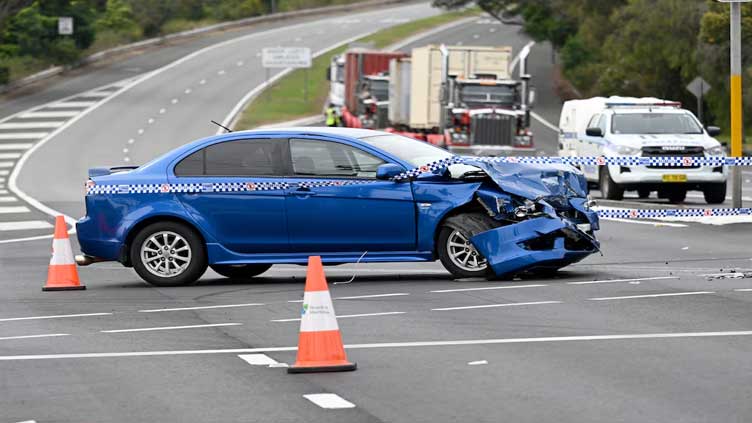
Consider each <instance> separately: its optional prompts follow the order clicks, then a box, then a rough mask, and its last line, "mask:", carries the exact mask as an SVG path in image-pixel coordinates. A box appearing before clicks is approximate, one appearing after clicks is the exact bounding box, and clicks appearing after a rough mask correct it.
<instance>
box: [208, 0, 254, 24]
mask: <svg viewBox="0 0 752 423" xmlns="http://www.w3.org/2000/svg"><path fill="white" fill-rule="evenodd" d="M206 11H207V13H208V14H209V16H211V17H212V18H214V19H217V20H220V21H225V20H234V19H242V18H247V17H250V16H256V15H260V14H262V13H264V12H265V11H266V7H265V6H264V2H263V1H262V0H220V1H215V2H213V4H211V5H209V6H206Z"/></svg>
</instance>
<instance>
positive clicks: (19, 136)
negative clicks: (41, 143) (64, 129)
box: [0, 132, 47, 140]
mask: <svg viewBox="0 0 752 423" xmlns="http://www.w3.org/2000/svg"><path fill="white" fill-rule="evenodd" d="M46 136H47V132H8V133H5V134H0V140H37V139H42V138H44V137H46Z"/></svg>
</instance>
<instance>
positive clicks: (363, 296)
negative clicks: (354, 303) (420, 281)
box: [334, 292, 410, 300]
mask: <svg viewBox="0 0 752 423" xmlns="http://www.w3.org/2000/svg"><path fill="white" fill-rule="evenodd" d="M404 295H410V294H408V293H407V292H396V293H394V294H375V295H356V296H352V297H334V299H335V300H359V299H361V298H381V297H401V296H404Z"/></svg>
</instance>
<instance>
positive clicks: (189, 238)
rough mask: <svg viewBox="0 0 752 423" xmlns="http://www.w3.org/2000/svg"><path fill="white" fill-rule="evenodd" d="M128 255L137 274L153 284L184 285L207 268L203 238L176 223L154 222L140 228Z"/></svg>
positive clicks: (198, 276) (196, 277)
mask: <svg viewBox="0 0 752 423" xmlns="http://www.w3.org/2000/svg"><path fill="white" fill-rule="evenodd" d="M130 255H131V263H133V268H134V269H135V270H136V273H138V275H139V276H140V277H141V279H143V280H145V281H146V282H148V283H150V284H152V285H157V286H178V285H187V284H190V283H194V282H196V281H197V280H198V278H200V277H201V275H203V274H204V272H205V271H206V247H205V246H204V241H203V240H202V239H201V238H200V237H199V236H198V234H196V232H194V231H193V230H192V229H191V228H189V227H187V226H186V225H183V224H180V223H177V222H157V223H152V224H151V225H149V226H147V227H145V228H143V229H142V230H141V231H139V232H138V234H136V237H135V238H134V239H133V242H132V243H131V246H130Z"/></svg>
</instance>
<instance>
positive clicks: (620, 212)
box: [598, 208, 752, 219]
mask: <svg viewBox="0 0 752 423" xmlns="http://www.w3.org/2000/svg"><path fill="white" fill-rule="evenodd" d="M751 215H752V208H741V209H607V210H598V216H599V217H602V218H611V219H651V218H658V217H709V216H751Z"/></svg>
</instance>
